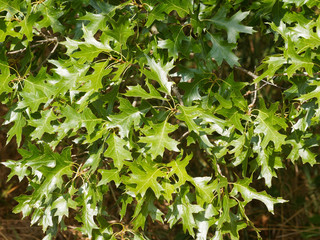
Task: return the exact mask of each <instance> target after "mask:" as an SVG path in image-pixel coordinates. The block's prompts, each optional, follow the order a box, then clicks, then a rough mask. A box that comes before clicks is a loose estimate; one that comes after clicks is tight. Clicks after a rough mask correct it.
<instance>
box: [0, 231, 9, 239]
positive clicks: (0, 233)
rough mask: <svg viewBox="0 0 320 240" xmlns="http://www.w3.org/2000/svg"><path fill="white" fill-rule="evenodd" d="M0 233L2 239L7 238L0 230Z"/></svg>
mask: <svg viewBox="0 0 320 240" xmlns="http://www.w3.org/2000/svg"><path fill="white" fill-rule="evenodd" d="M0 235H1V236H2V237H3V239H5V240H9V239H8V238H7V237H6V236H5V235H4V234H3V233H2V232H1V231H0Z"/></svg>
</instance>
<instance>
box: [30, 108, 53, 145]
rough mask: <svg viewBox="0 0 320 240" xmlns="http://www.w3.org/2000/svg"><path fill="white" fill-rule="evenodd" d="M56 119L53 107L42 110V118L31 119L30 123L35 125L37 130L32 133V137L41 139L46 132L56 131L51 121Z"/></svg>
mask: <svg viewBox="0 0 320 240" xmlns="http://www.w3.org/2000/svg"><path fill="white" fill-rule="evenodd" d="M56 119H57V117H56V116H55V114H54V113H53V111H52V109H50V110H46V111H42V112H41V118H39V119H31V120H29V121H28V124H29V125H30V126H33V127H35V130H34V131H33V132H32V133H31V137H32V139H33V140H34V139H41V137H42V135H43V134H44V133H49V134H52V133H54V132H55V129H54V127H53V126H52V125H51V124H50V123H51V121H54V120H56Z"/></svg>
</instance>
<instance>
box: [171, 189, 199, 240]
mask: <svg viewBox="0 0 320 240" xmlns="http://www.w3.org/2000/svg"><path fill="white" fill-rule="evenodd" d="M188 192H189V189H188V188H186V187H185V188H182V189H181V192H180V193H179V195H178V197H177V199H176V200H175V202H174V204H173V205H171V206H170V207H169V212H168V214H167V216H166V218H167V221H168V223H169V224H170V227H172V225H173V224H175V223H176V222H177V221H178V220H179V219H181V220H182V226H183V231H184V232H186V230H188V232H189V233H190V235H191V236H193V237H194V235H195V233H194V230H193V229H194V228H196V227H197V225H196V221H195V219H194V216H193V214H195V213H199V212H200V211H203V208H202V207H200V206H199V205H195V204H192V203H191V201H190V198H189V197H188Z"/></svg>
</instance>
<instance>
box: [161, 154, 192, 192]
mask: <svg viewBox="0 0 320 240" xmlns="http://www.w3.org/2000/svg"><path fill="white" fill-rule="evenodd" d="M182 156H183V154H182V153H180V154H179V155H178V157H177V158H176V159H175V160H172V161H171V162H170V163H168V164H167V166H168V167H171V170H170V173H169V177H173V175H176V176H177V177H178V181H176V184H175V187H180V186H182V185H183V184H185V182H186V181H190V182H191V181H192V178H191V177H190V176H189V174H188V173H187V171H186V167H187V165H188V164H189V162H190V160H191V159H192V154H190V155H187V156H186V157H185V158H184V159H183V158H182ZM174 179H175V178H174Z"/></svg>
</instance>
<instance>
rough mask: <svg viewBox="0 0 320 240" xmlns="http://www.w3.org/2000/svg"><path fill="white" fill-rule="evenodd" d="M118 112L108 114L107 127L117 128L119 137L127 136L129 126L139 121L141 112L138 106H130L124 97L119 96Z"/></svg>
mask: <svg viewBox="0 0 320 240" xmlns="http://www.w3.org/2000/svg"><path fill="white" fill-rule="evenodd" d="M119 101H120V107H119V109H120V110H121V113H120V114H117V115H110V116H109V117H108V118H109V119H110V123H108V126H107V128H109V129H110V128H115V127H117V128H119V135H120V137H121V138H124V137H128V136H129V132H130V130H131V127H132V126H133V125H135V126H136V125H138V124H139V122H140V118H141V114H142V112H141V111H139V109H138V108H135V107H132V106H131V103H130V102H129V101H128V100H127V99H124V98H120V99H119Z"/></svg>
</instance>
